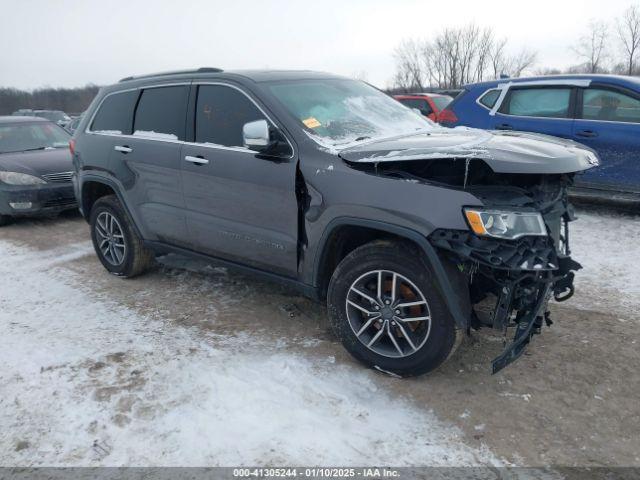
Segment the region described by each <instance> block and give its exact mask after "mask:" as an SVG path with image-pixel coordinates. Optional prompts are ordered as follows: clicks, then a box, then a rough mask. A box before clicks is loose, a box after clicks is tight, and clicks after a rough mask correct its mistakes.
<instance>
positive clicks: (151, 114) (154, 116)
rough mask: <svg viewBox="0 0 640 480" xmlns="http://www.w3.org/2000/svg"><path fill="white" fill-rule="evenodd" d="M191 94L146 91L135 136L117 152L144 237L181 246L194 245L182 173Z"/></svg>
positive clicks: (177, 88)
mask: <svg viewBox="0 0 640 480" xmlns="http://www.w3.org/2000/svg"><path fill="white" fill-rule="evenodd" d="M189 90H190V86H189V85H171V86H150V87H147V88H145V89H143V90H142V93H141V94H140V97H139V99H138V103H137V106H136V109H135V113H134V118H133V129H132V131H133V135H129V136H126V137H121V143H118V144H117V145H116V146H115V149H114V151H113V153H112V158H113V162H112V168H113V169H114V170H116V169H117V172H118V178H119V179H121V182H122V183H123V186H124V188H125V195H127V197H128V198H127V203H128V204H129V205H134V208H133V210H134V211H135V213H136V215H137V216H138V218H137V219H136V220H137V221H138V223H139V224H140V226H141V229H142V230H143V232H144V235H146V236H147V239H149V240H159V241H162V242H166V243H171V244H175V245H179V246H189V245H190V242H189V239H188V238H187V234H186V220H185V214H184V206H185V204H184V196H183V193H182V178H181V170H180V167H181V162H180V150H181V148H182V142H183V141H184V139H185V125H186V124H185V121H186V116H187V105H188V98H189Z"/></svg>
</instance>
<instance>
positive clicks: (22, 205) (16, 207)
mask: <svg viewBox="0 0 640 480" xmlns="http://www.w3.org/2000/svg"><path fill="white" fill-rule="evenodd" d="M9 206H10V207H11V208H13V209H14V210H26V209H28V208H31V207H32V206H33V204H32V203H31V202H9Z"/></svg>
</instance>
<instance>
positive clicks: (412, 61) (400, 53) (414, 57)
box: [394, 39, 424, 90]
mask: <svg viewBox="0 0 640 480" xmlns="http://www.w3.org/2000/svg"><path fill="white" fill-rule="evenodd" d="M423 56H424V55H423V45H422V44H421V42H419V41H418V40H412V39H409V40H404V41H403V42H402V43H401V44H400V45H398V46H397V47H396V49H395V51H394V57H395V60H396V74H395V77H394V83H395V84H396V85H397V86H399V87H402V88H405V89H407V90H410V89H418V90H422V89H423V86H424V73H423Z"/></svg>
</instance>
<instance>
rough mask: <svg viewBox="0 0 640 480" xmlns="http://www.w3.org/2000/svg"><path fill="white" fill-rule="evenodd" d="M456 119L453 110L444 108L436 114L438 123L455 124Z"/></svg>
mask: <svg viewBox="0 0 640 480" xmlns="http://www.w3.org/2000/svg"><path fill="white" fill-rule="evenodd" d="M457 122H458V117H457V116H456V114H455V113H453V110H449V109H448V108H445V109H444V110H442V111H441V112H440V113H439V114H438V123H457Z"/></svg>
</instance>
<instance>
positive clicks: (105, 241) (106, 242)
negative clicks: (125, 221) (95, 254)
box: [95, 212, 127, 266]
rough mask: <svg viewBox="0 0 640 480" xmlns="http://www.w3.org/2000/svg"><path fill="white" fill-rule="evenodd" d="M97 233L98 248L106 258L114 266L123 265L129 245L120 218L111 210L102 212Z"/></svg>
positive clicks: (98, 218) (97, 222)
mask: <svg viewBox="0 0 640 480" xmlns="http://www.w3.org/2000/svg"><path fill="white" fill-rule="evenodd" d="M95 233H96V240H97V245H98V249H99V250H100V253H102V256H103V257H104V259H105V260H106V261H107V262H109V263H110V264H111V265H113V266H118V265H121V264H122V262H124V259H125V254H126V253H127V245H126V243H125V240H124V233H123V231H122V227H121V226H120V222H118V219H117V218H116V217H115V216H113V215H112V214H111V213H109V212H101V213H100V214H99V215H98V217H97V218H96V224H95Z"/></svg>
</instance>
